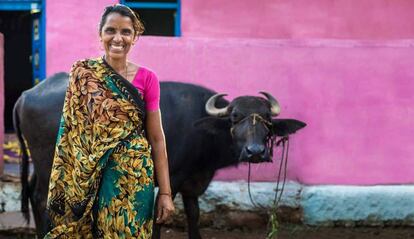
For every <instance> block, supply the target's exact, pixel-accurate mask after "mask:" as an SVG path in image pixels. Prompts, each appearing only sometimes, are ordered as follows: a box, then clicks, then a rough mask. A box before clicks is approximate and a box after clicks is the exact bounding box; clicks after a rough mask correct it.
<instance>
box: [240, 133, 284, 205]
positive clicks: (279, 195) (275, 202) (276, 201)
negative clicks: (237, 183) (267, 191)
mask: <svg viewBox="0 0 414 239" xmlns="http://www.w3.org/2000/svg"><path fill="white" fill-rule="evenodd" d="M275 141H276V136H275V135H271V136H269V137H268V144H270V147H269V150H271V151H270V154H271V156H272V157H273V146H274V145H276V147H278V146H279V145H280V144H282V155H281V158H280V163H279V172H278V174H277V181H276V188H275V196H274V199H273V207H274V209H276V208H277V207H278V206H279V203H280V201H281V199H282V194H283V190H284V189H285V184H286V178H287V160H288V156H289V136H288V135H287V136H283V137H282V138H281V139H279V140H278V141H276V143H275ZM282 169H283V182H282V185H281V188H279V187H280V180H281V177H282ZM250 182H251V163H250V162H249V169H248V176H247V189H248V193H249V198H250V202H251V203H252V205H253V206H254V207H256V208H260V209H262V210H265V209H267V208H266V207H264V206H263V205H260V204H258V203H256V202H255V201H254V200H253V197H252V193H251V190H250Z"/></svg>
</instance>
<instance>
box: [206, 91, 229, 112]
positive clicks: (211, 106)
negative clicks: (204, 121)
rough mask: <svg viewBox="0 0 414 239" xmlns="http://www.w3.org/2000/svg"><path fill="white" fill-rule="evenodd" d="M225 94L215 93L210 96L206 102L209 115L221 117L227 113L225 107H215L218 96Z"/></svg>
mask: <svg viewBox="0 0 414 239" xmlns="http://www.w3.org/2000/svg"><path fill="white" fill-rule="evenodd" d="M226 95H227V94H215V95H213V96H211V97H210V98H209V99H208V100H207V102H206V111H207V114H209V115H211V116H217V117H222V116H226V115H227V107H224V108H221V109H218V108H216V100H217V99H218V98H220V97H223V96H226Z"/></svg>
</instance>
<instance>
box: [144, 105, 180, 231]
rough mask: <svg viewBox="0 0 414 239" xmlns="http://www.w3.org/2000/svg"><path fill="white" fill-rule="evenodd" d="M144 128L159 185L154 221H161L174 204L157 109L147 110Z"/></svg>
mask: <svg viewBox="0 0 414 239" xmlns="http://www.w3.org/2000/svg"><path fill="white" fill-rule="evenodd" d="M146 129H147V137H148V141H149V143H150V144H151V147H152V156H153V159H154V165H155V172H156V177H157V181H158V186H159V194H158V195H159V196H158V197H159V198H158V205H157V221H156V222H157V223H163V222H165V220H166V219H167V218H168V217H169V216H170V215H171V214H172V213H173V212H174V204H173V202H172V197H171V187H170V176H169V172H168V159H167V150H166V146H165V136H164V131H163V129H162V122H161V113H160V111H159V110H157V111H148V112H147V119H146Z"/></svg>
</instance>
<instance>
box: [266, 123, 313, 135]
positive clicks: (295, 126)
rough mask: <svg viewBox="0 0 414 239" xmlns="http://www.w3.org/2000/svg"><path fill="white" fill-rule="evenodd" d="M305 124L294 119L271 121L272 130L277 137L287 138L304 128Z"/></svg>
mask: <svg viewBox="0 0 414 239" xmlns="http://www.w3.org/2000/svg"><path fill="white" fill-rule="evenodd" d="M305 126H306V124H305V123H304V122H302V121H299V120H295V119H272V128H273V132H274V134H276V135H277V136H287V135H289V134H293V133H295V132H296V131H298V130H300V129H302V128H303V127H305Z"/></svg>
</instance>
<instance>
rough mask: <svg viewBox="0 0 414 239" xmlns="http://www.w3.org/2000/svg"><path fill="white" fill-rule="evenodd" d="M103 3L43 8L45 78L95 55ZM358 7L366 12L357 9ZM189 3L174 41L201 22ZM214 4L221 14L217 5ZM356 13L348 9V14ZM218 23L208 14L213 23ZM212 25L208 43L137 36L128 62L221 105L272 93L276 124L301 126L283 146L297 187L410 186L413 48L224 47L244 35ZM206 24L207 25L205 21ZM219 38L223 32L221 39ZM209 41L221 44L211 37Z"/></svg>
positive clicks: (396, 43)
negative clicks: (200, 89)
mask: <svg viewBox="0 0 414 239" xmlns="http://www.w3.org/2000/svg"><path fill="white" fill-rule="evenodd" d="M111 2H112V1H106V2H103V1H87V2H85V1H80V0H74V1H66V2H65V3H63V2H62V3H61V2H60V1H59V2H58V1H51V0H48V2H47V18H48V20H47V21H48V23H47V45H48V46H47V73H48V75H50V74H53V73H55V72H58V71H68V70H69V68H70V66H71V64H72V63H73V61H75V60H77V59H80V58H85V57H91V56H99V55H101V54H102V52H100V50H99V40H98V35H97V30H96V29H97V24H98V21H99V17H100V13H101V12H102V9H103V7H104V6H105V5H107V4H108V3H111ZM242 2H243V1H242ZM323 2H325V1H319V3H323ZM361 2H362V3H363V4H362V5H364V4H365V5H366V4H367V1H361ZM378 2H382V3H383V4H384V5H382V7H383V8H385V7H387V8H392V9H393V8H395V6H394V5H393V4H391V3H388V2H387V1H380V0H378ZM393 2H394V1H393ZM402 2H403V1H401V3H402ZM279 3H280V2H279ZM292 3H297V1H293V2H292ZM334 3H336V4H339V3H341V4H344V2H343V1H332V4H334ZM189 4H192V2H190V1H183V34H184V36H186V34H187V33H189V35H190V36H191V34H190V33H194V32H196V30H194V29H193V30H190V29H189V28H188V26H189V25H188V22H189V21H194V23H193V24H194V25H196V24H197V23H196V22H197V21H201V20H199V19H198V20H197V19H195V18H191V16H190V15H188V14H190V13H188V9H189V8H188V6H193V5H189ZM194 4H195V3H194ZM199 4H200V3H199ZM222 4H223V8H224V9H226V8H225V6H226V4H225V3H222ZM286 4H287V3H286ZM286 4H285V5H286ZM326 4H327V5H332V4H328V3H326ZM257 5H260V4H257ZM308 5H309V4H308ZM308 5H306V6H307V7H309V6H308ZM389 5H392V6H389ZM80 6H82V8H86V9H90V11H88V14H81V13H80V10H78V7H80ZM194 6H195V5H194ZM220 6H221V5H220ZM292 6H296V5H292ZM311 6H312V4H311ZM341 6H342V5H341ZM357 6H359V5H357ZM375 6H376V5H375ZM296 7H299V6H296ZM321 7H322V6H321ZM285 8H286V9H289V8H288V7H287V6H285ZM405 8H408V6H405V7H404V9H405ZM62 9H64V11H65V17H64V18H62V17H61V15H62ZM92 9H96V10H95V11H93V10H92ZM303 9H304V8H303ZM338 9H341V8H339V7H338ZM358 9H359V8H358V7H356V9H355V11H357V12H358V11H359V10H358ZM373 9H374V10H372V11H373V12H372V13H370V12H368V13H366V15H368V16H369V15H375V14H377V13H376V12H377V11H379V10H378V9H380V8H378V7H374V8H373ZM375 9H377V10H375ZM253 10H254V9H252V14H253V12H254V11H253ZM286 11H287V12H291V11H293V10H290V11H288V10H286ZM303 11H305V10H303ZM338 11H339V10H338ZM384 11H385V10H384ZM239 12H240V11H236V12H235V13H234V12H233V13H234V14H235V15H237V14H240V13H239ZM276 12H277V11H276ZM402 12H403V11H402ZM402 12H395V13H394V14H395V15H393V18H392V19H389V18H388V17H385V18H387V19H389V22H387V23H382V22H380V23H379V25H380V26H389V25H390V24H391V25H393V24H394V23H393V22H403V21H404V19H406V18H407V16H406V15H405V14H403V13H402ZM374 13H375V14H374ZM200 14H201V13H200ZM384 14H385V13H384ZM219 15H220V14H218V13H217V18H219ZM229 15H231V14H229ZM286 16H288V15H286ZM358 16H359V15H358ZM385 16H388V15H385ZM255 17H257V15H254V14H253V16H252V18H255ZM395 18H400V20H397V19H395ZM329 19H332V18H329ZM333 19H335V18H333ZM348 20H352V21H353V19H351V18H350V19H348ZM220 21H223V22H222V23H223V24H222V25H221V26H217V27H220V28H221V27H222V28H223V29H222V31H221V33H220V34H218V33H209V32H207V33H208V34H210V35H209V36H211V37H214V38H209V37H203V38H191V37H183V38H162V37H141V39H140V41H139V43H138V45H137V46H136V48H135V49H134V50H133V52H132V53H131V59H132V60H133V61H136V62H137V63H139V64H142V65H145V66H148V67H150V68H152V69H154V70H155V71H156V72H157V73H158V75H159V77H160V79H161V80H175V81H184V82H191V83H196V84H202V85H204V86H207V87H210V88H212V89H215V90H217V91H220V92H227V93H229V94H230V96H229V99H232V98H233V97H234V96H237V95H242V94H256V93H257V92H258V91H260V90H266V91H269V92H271V93H272V94H274V95H275V96H276V97H277V98H278V99H279V101H280V103H281V104H282V114H281V117H286V118H287V117H291V118H297V119H300V120H303V121H305V122H306V123H308V126H307V127H306V128H305V129H304V130H302V131H301V132H300V133H298V134H297V135H295V136H294V137H293V138H292V141H291V151H290V154H289V155H290V159H289V169H288V173H289V178H291V179H294V180H297V181H299V182H302V183H306V184H361V185H369V184H403V183H414V174H413V172H414V171H413V168H414V160H412V157H413V155H414V146H413V145H412V144H410V143H411V141H412V135H414V132H413V131H414V129H413V127H412V125H413V120H412V119H413V117H414V107H413V105H414V104H413V103H414V98H413V97H414V96H413V95H414V94H412V92H414V79H413V77H414V72H413V71H412V65H413V63H414V41H412V40H392V41H391V40H389V41H385V40H376V41H368V40H363V41H357V40H318V39H313V40H311V39H309V40H275V39H260V37H265V38H266V36H262V35H260V34H258V32H253V33H252V35H254V36H255V37H257V38H255V39H254V38H244V39H243V38H239V39H237V38H227V37H229V36H231V37H233V36H237V37H240V36H242V37H245V36H246V35H244V33H243V32H241V30H240V28H239V27H238V23H237V21H233V24H235V25H234V26H230V25H229V24H230V23H229V21H228V19H227V20H226V21H225V20H223V19H221V20H220ZM332 21H334V20H332ZM265 22H267V21H262V23H263V24H266V23H265ZM362 22H364V21H361V24H362ZM368 22H369V21H368ZM408 22H410V21H408ZM304 23H307V21H304ZM186 24H187V25H186ZM211 24H213V25H214V24H215V19H211ZM246 24H247V23H246ZM249 24H250V23H249ZM249 24H247V25H246V27H249V26H250V25H249ZM251 24H252V23H251ZM315 24H316V23H315ZM321 24H322V23H321ZM410 24H411V22H410ZM200 25H202V24H200ZM216 25H217V24H216ZM351 25H352V24H351ZM286 26H287V25H286ZM295 26H296V25H295V24H292V29H293V30H292V32H297V31H296V30H294V29H295ZM304 26H306V24H305V25H303V26H302V27H304ZM339 26H342V25H341V24H338V27H339ZM302 27H301V28H302ZM322 28H323V29H325V28H324V27H322ZM364 28H366V31H368V32H369V31H371V33H370V34H371V36H372V38H373V39H376V38H398V37H408V36H411V35H412V34H411V33H410V31H409V29H408V28H405V30H403V29H401V30H399V31H397V32H394V33H393V34H389V33H387V31H384V32H382V33H383V35H382V36H381V37H379V36H378V34H380V33H381V31H375V30H373V29H372V28H375V27H374V26H373V25H369V24H368V25H364ZM203 29H204V28H200V29H199V31H200V32H201V33H200V35H205V34H207V33H206V31H205V29H204V30H203ZM225 29H227V30H225ZM257 29H262V28H260V27H257ZM269 29H270V28H267V30H269ZM314 29H315V28H312V27H311V26H309V29H308V30H309V31H308V32H313V33H312V34H311V35H300V34H299V35H297V37H305V36H312V37H315V36H319V35H318V34H319V33H318V32H320V31H319V30H318V31H317V30H314ZM347 29H353V28H347ZM377 29H380V28H378V27H377ZM197 31H198V30H197ZM223 32H227V33H226V34H224V35H222V33H223ZM231 32H233V33H234V32H238V34H239V35H237V34H236V35H233V33H231ZM263 32H266V31H264V30H263ZM338 32H342V31H338ZM375 32H376V33H377V35H375V34H374V33H375ZM230 33H231V34H230ZM316 33H318V34H316ZM356 33H358V31H356V30H355V31H348V32H347V33H346V34H345V33H344V34H345V35H346V36H350V35H351V36H352V37H354V38H359V36H361V35H360V33H361V32H359V34H356ZM382 33H381V34H382ZM403 33H404V34H408V35H407V36H406V35H403ZM208 34H207V35H208ZM372 34H374V35H372ZM410 34H411V35H410ZM218 35H220V36H225V38H217V36H218ZM322 35H323V36H324V37H329V36H332V35H329V34H327V35H324V34H322ZM249 36H251V35H249ZM284 36H288V35H284ZM391 36H392V37H391ZM267 37H268V36H267ZM365 37H368V35H366V36H365ZM365 37H361V38H365ZM339 38H341V37H340V36H339ZM344 38H346V37H344ZM276 168H277V167H276V165H275V164H267V165H262V166H255V167H254V168H253V179H255V180H258V181H270V180H274V179H275V174H276V171H277V169H276ZM246 178H247V168H246V167H245V166H240V167H239V168H238V169H234V168H233V169H228V170H223V171H221V172H219V174H218V176H217V177H216V179H220V180H236V179H246Z"/></svg>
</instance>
